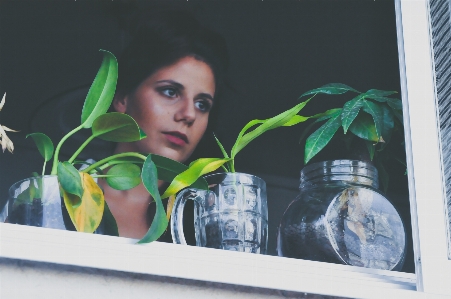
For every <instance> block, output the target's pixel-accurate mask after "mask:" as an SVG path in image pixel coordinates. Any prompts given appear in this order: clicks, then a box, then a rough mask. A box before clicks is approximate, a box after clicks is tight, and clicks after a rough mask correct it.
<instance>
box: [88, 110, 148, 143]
mask: <svg viewBox="0 0 451 299" xmlns="http://www.w3.org/2000/svg"><path fill="white" fill-rule="evenodd" d="M92 135H93V136H94V137H98V138H100V139H103V140H106V141H114V142H131V141H137V140H141V139H142V138H143V137H142V131H141V130H140V128H139V126H138V124H137V123H136V121H135V120H134V119H133V118H132V117H131V116H129V115H127V114H124V113H118V112H111V113H105V114H102V115H100V116H99V117H97V118H96V119H95V121H94V122H93V123H92ZM144 137H145V136H144Z"/></svg>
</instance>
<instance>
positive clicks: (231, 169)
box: [230, 159, 235, 172]
mask: <svg viewBox="0 0 451 299" xmlns="http://www.w3.org/2000/svg"><path fill="white" fill-rule="evenodd" d="M230 172H235V159H232V161H230Z"/></svg>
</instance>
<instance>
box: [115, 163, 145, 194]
mask: <svg viewBox="0 0 451 299" xmlns="http://www.w3.org/2000/svg"><path fill="white" fill-rule="evenodd" d="M106 181H107V183H108V185H110V187H111V188H113V189H116V190H128V189H132V188H134V187H136V186H138V185H139V184H140V183H141V168H139V167H138V166H136V165H135V164H132V163H125V164H117V165H114V166H113V167H111V168H110V170H108V173H107V177H106Z"/></svg>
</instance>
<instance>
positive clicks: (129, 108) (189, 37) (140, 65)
mask: <svg viewBox="0 0 451 299" xmlns="http://www.w3.org/2000/svg"><path fill="white" fill-rule="evenodd" d="M227 60H228V58H227V50H226V45H225V41H224V39H223V38H222V37H221V36H220V35H219V34H217V33H214V32H212V31H210V30H208V29H206V28H205V27H203V26H201V25H200V24H199V23H198V22H197V21H196V20H195V19H194V18H193V17H192V16H190V15H189V14H187V13H185V12H178V11H166V12H161V13H159V15H158V16H153V17H152V18H151V20H150V21H148V22H147V24H146V25H145V26H142V27H141V28H140V29H139V31H138V33H137V35H136V37H135V38H134V40H133V41H132V42H131V44H130V45H129V46H128V48H126V50H125V51H124V53H123V55H122V56H121V57H120V59H119V79H118V84H117V91H116V95H115V98H114V100H113V107H114V109H115V110H116V111H117V112H121V113H127V114H129V115H130V116H132V117H133V118H134V119H135V120H136V121H137V123H138V125H139V126H140V128H142V130H143V131H144V132H145V133H146V135H147V138H145V139H143V140H140V141H137V142H131V143H119V144H117V146H116V149H115V153H120V152H128V151H135V152H143V153H153V154H158V155H162V156H165V157H168V158H171V159H173V160H176V161H179V162H185V161H186V160H187V159H188V158H189V157H190V156H191V154H192V153H193V151H194V149H195V148H196V147H197V145H198V144H199V142H200V141H201V139H202V137H203V136H204V134H205V132H206V131H207V128H208V127H209V126H208V124H209V119H211V118H212V114H213V111H214V110H216V108H217V104H218V103H217V102H218V92H219V91H220V90H221V89H222V84H223V76H224V72H225V69H226V65H227ZM99 184H100V185H101V186H102V188H103V190H104V192H105V199H106V201H107V203H108V206H109V208H110V210H111V212H112V214H113V216H114V217H115V219H116V222H117V224H118V229H119V235H120V236H122V237H130V238H137V239H140V238H142V237H143V236H144V235H145V233H146V232H147V230H148V229H149V226H150V223H151V220H152V218H151V217H152V216H151V215H150V217H149V214H150V213H148V209H149V204H150V203H151V202H152V198H151V197H150V195H149V194H148V192H147V190H146V189H145V188H144V186H143V185H142V184H141V185H139V186H137V187H135V188H133V189H130V190H126V191H118V190H115V189H112V188H111V187H109V186H108V185H107V184H106V183H105V182H104V181H102V182H99ZM161 184H162V182H161V183H160V186H161Z"/></svg>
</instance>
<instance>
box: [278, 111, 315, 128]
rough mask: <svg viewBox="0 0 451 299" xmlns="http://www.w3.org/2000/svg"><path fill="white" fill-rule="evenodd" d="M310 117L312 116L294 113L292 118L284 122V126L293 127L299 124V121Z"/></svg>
mask: <svg viewBox="0 0 451 299" xmlns="http://www.w3.org/2000/svg"><path fill="white" fill-rule="evenodd" d="M308 119H310V117H307V116H301V115H297V114H296V115H294V116H293V117H292V118H291V119H289V120H288V121H287V122H286V123H284V124H283V125H282V126H283V127H291V126H294V125H297V124H298V123H302V122H304V121H306V120H308Z"/></svg>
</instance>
